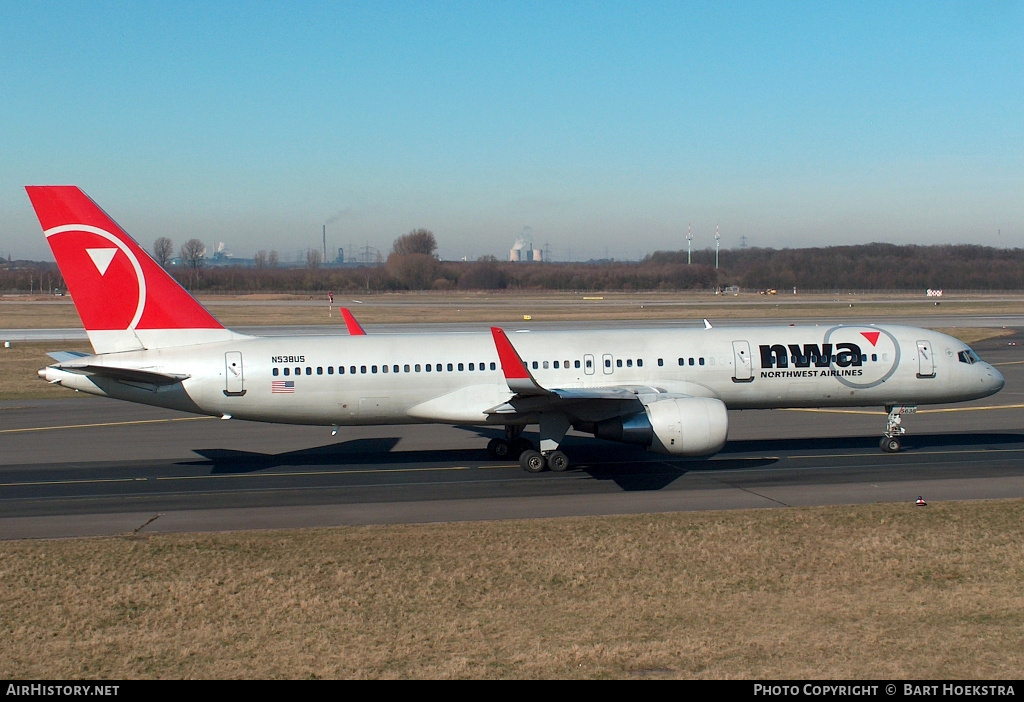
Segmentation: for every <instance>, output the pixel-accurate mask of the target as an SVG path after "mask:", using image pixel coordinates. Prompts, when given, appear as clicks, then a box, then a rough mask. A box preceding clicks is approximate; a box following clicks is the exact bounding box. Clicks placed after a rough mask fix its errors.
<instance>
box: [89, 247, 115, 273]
mask: <svg viewBox="0 0 1024 702" xmlns="http://www.w3.org/2000/svg"><path fill="white" fill-rule="evenodd" d="M86 252H87V253H88V254H89V258H91V259H92V263H93V265H94V266H96V270H98V271H99V272H100V275H101V276H102V275H104V274H106V272H107V267H108V266H110V262H111V261H113V260H114V254H116V253H117V249H116V248H113V249H86Z"/></svg>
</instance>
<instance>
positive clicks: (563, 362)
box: [41, 325, 1003, 426]
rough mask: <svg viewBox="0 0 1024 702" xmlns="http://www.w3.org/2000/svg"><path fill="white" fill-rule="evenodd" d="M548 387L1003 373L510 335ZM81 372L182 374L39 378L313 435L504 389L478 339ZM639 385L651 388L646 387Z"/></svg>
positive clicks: (842, 381) (845, 346)
mask: <svg viewBox="0 0 1024 702" xmlns="http://www.w3.org/2000/svg"><path fill="white" fill-rule="evenodd" d="M508 337H509V339H510V340H511V342H512V344H513V346H514V347H515V349H516V351H518V353H519V355H520V356H521V358H522V359H523V361H524V362H525V363H526V366H527V368H528V369H529V371H530V373H531V374H532V375H533V377H534V379H535V380H536V382H537V383H538V384H539V385H541V386H543V387H544V388H549V389H570V388H615V387H629V388H644V389H648V390H647V391H648V392H655V393H658V392H663V393H674V394H677V395H692V396H695V397H707V398H717V399H720V400H721V401H722V402H724V403H725V405H726V407H728V408H729V409H753V408H764V409H767V408H780V407H847V406H885V405H901V404H902V405H916V404H935V403H945V402H958V401H964V400H970V399H975V398H980V397H985V396H987V395H991V394H992V393H994V392H997V391H998V390H999V389H1000V388H1001V387H1002V386H1003V378H1002V376H1001V375H1000V373H999V372H998V371H997V370H995V369H994V368H993V367H992V366H991V365H989V364H988V363H985V362H983V361H980V360H979V359H977V356H975V355H974V354H973V352H972V351H970V349H969V348H968V347H967V346H966V345H965V344H964V343H963V342H961V341H959V340H957V339H955V338H953V337H950V336H947V335H945V334H940V333H938V332H934V331H928V330H924V329H916V328H912V327H901V326H887V325H837V326H753V327H722V328H713V329H664V328H662V329H622V330H600V331H531V332H518V333H510V334H509V335H508ZM88 360H89V361H90V362H91V363H93V364H95V365H110V366H116V367H120V368H137V369H140V370H146V371H150V372H153V373H168V374H179V375H187V376H188V377H187V379H185V380H183V381H182V382H181V383H180V384H172V385H164V386H160V385H149V384H147V383H145V382H126V381H123V380H112V379H110V378H104V377H101V376H96V375H90V374H80V373H74V372H70V371H65V370H59V369H56V368H52V367H51V368H47V369H44V371H41V375H43V377H45V378H46V379H47V380H51V381H59V382H60V383H61V384H62V385H65V386H68V387H71V388H75V389H78V390H81V391H84V392H91V393H94V394H100V395H106V396H109V397H116V398H120V399H125V400H130V401H134V402H142V403H146V404H152V405H159V406H164V407H170V408H174V409H180V410H185V411H190V412H196V413H201V414H210V415H224V416H230V417H233V418H237V419H248V420H256V421H265V422H281V423H292V424H319V425H340V426H344V425H358V424H405V423H413V422H437V423H451V424H489V423H490V424H494V423H499V424H500V423H504V421H505V420H503V419H501V417H500V415H495V414H493V413H488V412H487V411H488V410H490V409H492V408H494V407H496V406H499V405H502V403H505V402H507V401H508V400H509V399H510V398H511V397H512V395H513V393H512V392H511V391H510V389H509V386H508V383H507V382H506V380H505V377H504V375H503V373H502V368H501V364H500V361H499V358H498V354H497V352H496V349H495V344H494V340H493V338H492V335H491V334H490V333H488V332H486V331H485V332H481V333H445V334H393V335H392V334H382V335H369V336H319V337H317V336H302V337H251V336H244V335H234V336H233V337H232V339H231V340H230V341H226V342H217V343H212V344H198V345H191V346H179V347H172V348H163V349H158V350H146V351H130V352H124V353H113V354H102V355H97V356H93V357H90V358H89V359H88ZM650 389H653V390H650Z"/></svg>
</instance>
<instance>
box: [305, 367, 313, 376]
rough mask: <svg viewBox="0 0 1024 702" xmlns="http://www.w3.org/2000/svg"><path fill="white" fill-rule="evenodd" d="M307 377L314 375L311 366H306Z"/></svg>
mask: <svg viewBox="0 0 1024 702" xmlns="http://www.w3.org/2000/svg"><path fill="white" fill-rule="evenodd" d="M306 375H313V369H312V368H310V367H309V366H306Z"/></svg>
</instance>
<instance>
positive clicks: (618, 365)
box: [615, 358, 622, 368]
mask: <svg viewBox="0 0 1024 702" xmlns="http://www.w3.org/2000/svg"><path fill="white" fill-rule="evenodd" d="M615 365H616V367H618V368H622V359H621V358H616V359H615Z"/></svg>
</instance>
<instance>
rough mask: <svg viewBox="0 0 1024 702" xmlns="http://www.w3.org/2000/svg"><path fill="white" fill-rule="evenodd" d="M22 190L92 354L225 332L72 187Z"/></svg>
mask: <svg viewBox="0 0 1024 702" xmlns="http://www.w3.org/2000/svg"><path fill="white" fill-rule="evenodd" d="M25 190H27V191H28V196H29V199H30V200H31V201H32V207H34V208H35V211H36V216H37V217H38V218H39V223H40V225H42V228H43V234H44V235H45V236H46V241H47V243H48V244H49V245H50V249H51V250H52V251H53V255H54V258H56V260H57V265H58V267H59V268H60V272H61V274H62V275H63V276H64V281H65V283H67V286H68V290H69V291H70V292H71V296H72V299H73V300H74V302H75V307H76V308H77V310H78V314H79V316H81V318H82V324H83V325H84V326H85V329H86V331H87V332H89V339H90V341H92V344H93V348H94V349H95V350H96V352H97V353H103V352H105V351H125V350H130V349H133V348H154V347H158V346H181V345H187V344H190V343H197V342H200V341H207V340H212V338H211V336H216V337H219V336H220V334H213V335H211V334H209V333H202V331H203V330H223V331H226V330H224V327H223V326H222V325H221V324H220V322H218V321H217V320H216V319H214V318H213V316H211V315H210V313H209V312H207V311H206V309H205V308H204V307H203V306H202V305H200V304H199V302H197V301H196V299H195V298H193V297H192V296H191V295H189V294H188V292H186V290H185V289H184V288H182V287H181V286H180V285H178V283H177V281H175V280H174V278H172V277H171V276H170V275H168V273H167V271H165V270H164V269H163V268H161V267H160V265H159V264H157V262H156V261H154V260H153V259H152V258H151V257H150V256H149V254H147V253H146V252H145V250H144V249H143V248H142V247H141V246H139V245H138V244H137V243H136V242H135V241H134V240H133V239H132V238H131V237H130V236H128V234H126V233H125V231H124V230H123V229H121V227H119V226H118V225H117V224H116V223H115V222H114V220H112V219H111V218H110V217H109V216H107V214H106V213H105V212H104V211H103V210H102V209H100V208H99V206H97V205H96V203H94V202H93V201H92V200H91V199H89V197H88V196H87V195H86V194H85V193H83V192H82V191H81V190H79V189H78V188H77V187H75V186H56V185H52V186H51V185H38V186H27V187H26V188H25ZM183 330H192V331H195V332H199V333H198V334H193V335H189V334H182V331H183Z"/></svg>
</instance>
